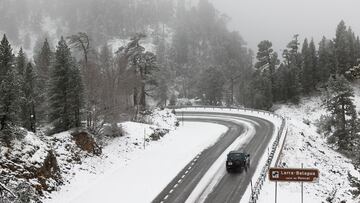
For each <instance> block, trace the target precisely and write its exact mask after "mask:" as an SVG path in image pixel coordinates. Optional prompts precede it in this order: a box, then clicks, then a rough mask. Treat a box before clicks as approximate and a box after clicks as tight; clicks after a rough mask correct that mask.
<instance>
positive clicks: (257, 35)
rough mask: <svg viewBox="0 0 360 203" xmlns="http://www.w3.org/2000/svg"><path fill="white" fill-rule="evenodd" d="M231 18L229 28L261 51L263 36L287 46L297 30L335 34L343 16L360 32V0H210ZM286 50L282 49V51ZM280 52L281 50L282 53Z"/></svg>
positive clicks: (305, 34)
mask: <svg viewBox="0 0 360 203" xmlns="http://www.w3.org/2000/svg"><path fill="white" fill-rule="evenodd" d="M210 1H211V2H213V3H214V5H215V7H216V8H217V9H218V10H219V11H221V12H222V13H225V14H226V15H228V16H229V17H230V18H231V21H230V23H229V28H230V29H231V30H238V31H239V32H240V34H241V36H242V37H243V38H244V40H245V41H246V42H247V43H248V46H249V47H250V48H251V49H253V50H254V51H255V52H256V51H257V44H258V43H259V42H260V41H261V40H265V39H267V40H270V41H271V42H272V43H273V46H274V50H276V51H278V52H279V50H283V49H284V47H285V46H286V44H287V43H288V42H289V41H290V40H291V38H292V36H293V35H294V34H299V35H300V40H301V42H302V40H303V39H304V37H307V38H311V37H313V38H314V40H315V42H316V44H318V42H319V41H320V40H321V38H322V36H325V37H327V38H333V37H334V36H335V29H336V26H337V25H338V23H339V22H340V20H341V19H343V20H344V21H345V23H346V25H347V26H351V28H352V29H353V31H354V32H355V34H356V35H359V34H360V0H210ZM281 53H282V51H281ZM281 53H279V54H281Z"/></svg>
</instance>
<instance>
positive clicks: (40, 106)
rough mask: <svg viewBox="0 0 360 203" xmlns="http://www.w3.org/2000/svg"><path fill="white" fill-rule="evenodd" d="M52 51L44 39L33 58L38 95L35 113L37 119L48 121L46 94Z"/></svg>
mask: <svg viewBox="0 0 360 203" xmlns="http://www.w3.org/2000/svg"><path fill="white" fill-rule="evenodd" d="M52 58H53V52H52V51H51V49H50V45H49V43H48V40H47V39H45V41H44V42H43V45H42V47H41V50H40V51H39V53H38V55H37V56H36V58H35V67H36V73H37V84H38V85H37V88H38V90H39V91H38V93H39V94H38V95H37V97H38V98H37V104H36V106H37V108H36V111H37V113H36V115H37V120H38V121H42V122H44V121H48V115H47V113H48V111H49V101H48V98H49V97H48V95H47V94H46V93H47V92H48V91H49V90H48V89H49V84H50V81H49V79H50V67H51V65H52V64H51V63H52Z"/></svg>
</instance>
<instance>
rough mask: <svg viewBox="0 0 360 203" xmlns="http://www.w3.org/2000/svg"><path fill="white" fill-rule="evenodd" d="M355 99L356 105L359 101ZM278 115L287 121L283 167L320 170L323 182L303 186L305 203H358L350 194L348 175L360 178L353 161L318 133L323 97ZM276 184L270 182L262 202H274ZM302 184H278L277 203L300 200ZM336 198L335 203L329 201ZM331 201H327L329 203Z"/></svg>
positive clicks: (284, 108)
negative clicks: (343, 202) (287, 128)
mask: <svg viewBox="0 0 360 203" xmlns="http://www.w3.org/2000/svg"><path fill="white" fill-rule="evenodd" d="M359 98H360V97H358V96H357V97H356V102H355V103H357V102H358V101H360V99H359ZM276 113H278V114H280V115H283V116H285V117H286V118H287V120H288V127H289V131H288V135H287V139H286V142H285V145H284V149H283V153H282V155H281V158H280V165H281V167H289V168H301V164H303V165H304V168H318V169H319V170H320V179H319V181H318V182H316V183H304V202H306V203H319V202H341V201H343V200H344V201H345V202H347V203H350V202H353V203H358V202H360V199H353V198H352V195H351V193H350V191H349V190H351V189H352V188H351V186H350V183H349V180H348V173H350V174H352V175H353V176H356V177H360V175H359V172H358V171H356V170H355V169H354V166H353V165H352V164H351V160H349V159H348V158H346V157H344V156H343V155H341V154H340V153H338V152H336V151H334V150H333V149H331V148H330V147H329V145H328V144H327V143H326V138H325V137H323V136H322V135H320V134H318V133H317V128H316V126H315V125H314V124H315V123H316V122H317V119H319V118H320V116H321V115H322V114H326V111H325V109H323V108H322V107H321V97H319V96H318V97H312V98H306V99H303V100H302V101H301V102H300V104H299V105H281V106H279V109H278V110H277V111H276ZM274 190H275V183H274V182H270V181H268V180H267V182H266V183H265V185H264V189H263V191H262V192H261V195H260V199H259V202H261V203H267V202H269V200H274V198H275V196H274ZM300 191H301V184H300V183H278V202H279V203H287V202H292V201H295V200H298V201H299V202H300V197H301V193H300ZM329 198H330V199H331V198H333V201H328V200H329ZM327 199H328V200H327Z"/></svg>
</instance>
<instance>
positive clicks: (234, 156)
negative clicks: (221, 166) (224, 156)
mask: <svg viewBox="0 0 360 203" xmlns="http://www.w3.org/2000/svg"><path fill="white" fill-rule="evenodd" d="M228 158H229V159H231V160H235V159H245V154H244V153H231V154H229V155H228Z"/></svg>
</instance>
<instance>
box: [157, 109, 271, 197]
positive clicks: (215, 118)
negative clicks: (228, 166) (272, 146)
mask: <svg viewBox="0 0 360 203" xmlns="http://www.w3.org/2000/svg"><path fill="white" fill-rule="evenodd" d="M184 119H185V121H192V122H194V121H195V122H211V123H217V124H222V125H225V126H227V127H228V131H227V132H226V133H225V134H224V135H222V136H221V137H220V139H219V140H218V142H217V143H215V144H214V145H213V146H211V147H209V148H207V149H205V150H204V151H203V152H201V153H200V154H199V155H198V156H196V157H194V159H193V160H192V161H191V162H190V163H189V164H188V165H187V166H185V167H184V169H183V170H182V171H180V172H179V173H178V175H177V176H176V177H175V178H174V179H173V180H172V181H171V182H170V183H169V184H168V185H167V186H166V188H164V190H163V191H162V192H161V193H160V194H159V195H158V196H157V197H156V198H155V199H154V200H153V203H161V202H163V203H165V202H171V203H175V202H176V203H177V202H179V203H183V202H186V201H187V202H214V203H220V202H221V203H225V202H229V203H232V202H236V203H239V202H240V200H241V197H242V195H243V194H244V192H245V190H246V188H247V186H248V185H249V184H250V182H251V177H252V176H253V174H254V172H255V170H256V168H257V166H258V160H259V159H260V158H261V156H262V155H263V153H265V152H266V151H267V146H268V143H269V142H270V140H271V135H272V133H273V130H274V125H273V124H272V123H271V122H269V121H267V120H264V119H261V118H257V117H253V116H246V115H235V114H234V115H230V114H226V113H208V112H206V113H205V112H204V113H202V112H185V113H184ZM237 120H239V121H241V122H242V123H239V122H238V121H237ZM244 122H245V123H251V125H252V126H253V127H254V130H255V135H254V136H250V138H249V140H248V141H247V142H246V144H245V146H242V147H241V148H242V149H243V150H245V151H246V152H248V153H250V154H251V166H250V168H249V169H248V170H246V171H245V170H243V171H241V172H239V173H232V174H229V173H225V172H218V174H217V176H218V178H217V180H208V181H207V180H205V182H206V181H207V182H209V183H208V184H209V185H210V182H211V183H214V182H215V184H214V185H213V186H208V187H207V186H206V185H205V187H207V188H208V190H209V191H208V192H207V193H205V192H203V193H202V196H201V197H200V195H201V194H194V190H197V188H198V187H199V186H201V184H203V182H204V179H206V177H207V176H206V174H207V173H208V171H209V168H211V167H212V166H213V164H214V163H215V162H216V161H217V160H218V158H219V157H220V156H224V155H223V153H224V151H225V150H226V149H227V148H228V147H229V146H230V145H231V144H232V143H234V141H236V140H238V139H239V136H245V134H246V133H248V132H247V131H248V129H247V126H246V125H244ZM204 133H206V129H204ZM189 141H191V140H189ZM221 164H222V165H223V168H222V169H225V163H221ZM222 171H225V170H222ZM210 179H215V177H211V178H210ZM209 188H210V189H209ZM204 193H205V194H204ZM197 195H198V196H197ZM194 196H196V197H197V198H196V199H195V200H194V199H191V198H190V197H194Z"/></svg>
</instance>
